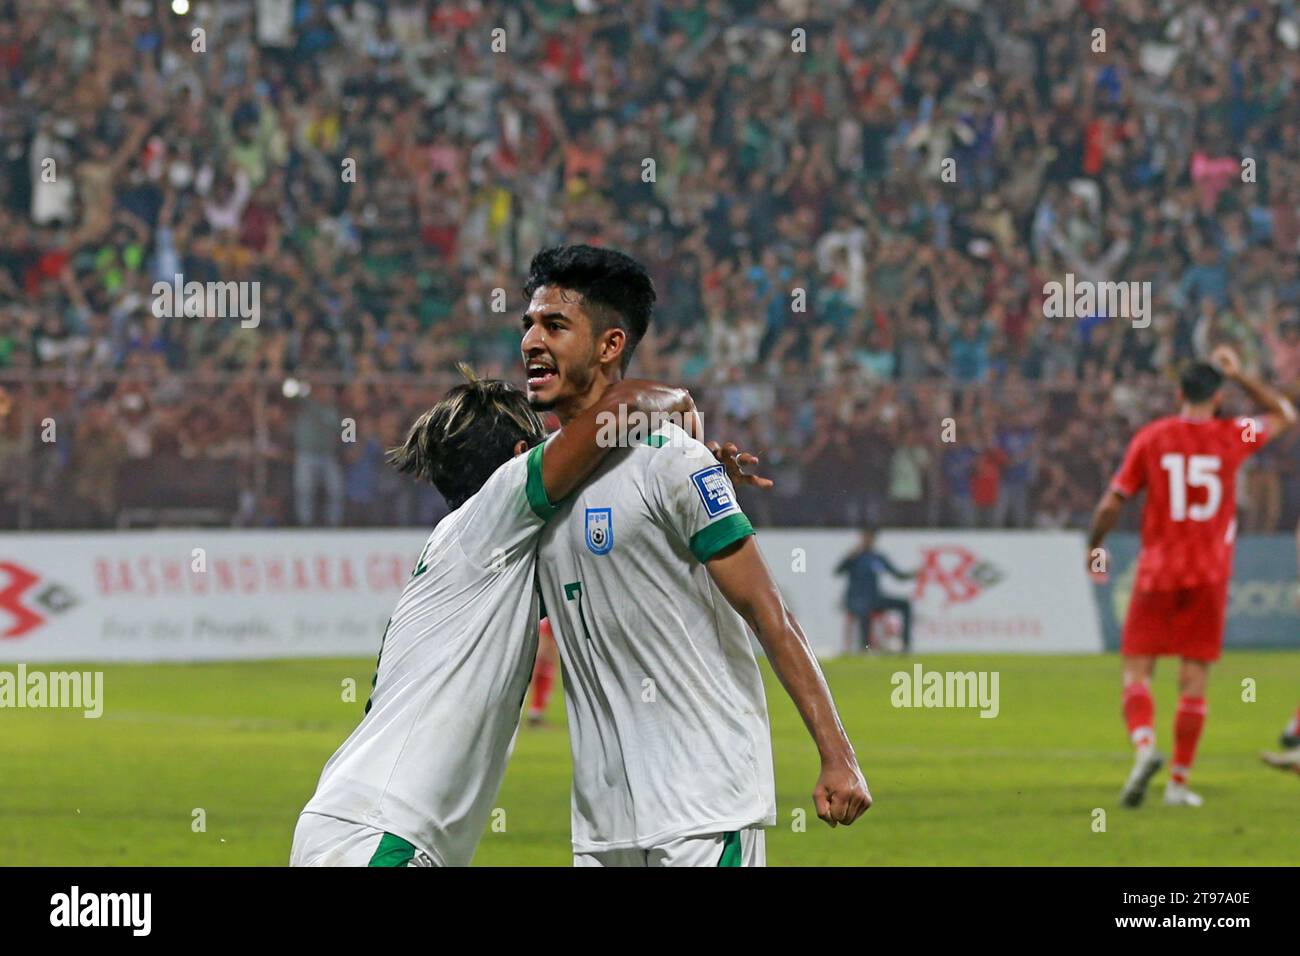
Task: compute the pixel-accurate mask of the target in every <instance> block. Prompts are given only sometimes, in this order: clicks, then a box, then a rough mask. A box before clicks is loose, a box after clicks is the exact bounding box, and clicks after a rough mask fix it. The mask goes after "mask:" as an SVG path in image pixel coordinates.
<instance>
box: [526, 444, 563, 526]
mask: <svg viewBox="0 0 1300 956" xmlns="http://www.w3.org/2000/svg"><path fill="white" fill-rule="evenodd" d="M545 447H546V445H545V443H542V444H540V445H534V446H533V448H532V450H531V451H530V452H529V453H528V482H527V484H526V485H525V486H524V493H525V494H526V495H527V496H528V507H530V508H532V509H533V514H535V515H537V517H539V518H541V519H542V520H543V521H549V520H550V519H551V517H552V516H553V515H554V514H555V512H556V511H557V510H559V509H557V508H556V507H555V505H553V504H551V500H550V499H549V498H547V497H546V485H545V484H543V482H542V449H543V448H545Z"/></svg>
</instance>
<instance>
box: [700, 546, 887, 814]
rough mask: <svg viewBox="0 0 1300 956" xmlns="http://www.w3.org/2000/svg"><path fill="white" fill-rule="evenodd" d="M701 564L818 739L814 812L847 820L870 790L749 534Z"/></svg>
mask: <svg viewBox="0 0 1300 956" xmlns="http://www.w3.org/2000/svg"><path fill="white" fill-rule="evenodd" d="M704 566H705V567H706V568H707V569H708V572H709V576H710V577H712V578H713V582H714V583H715V584H716V585H717V586H718V590H720V591H721V592H722V595H723V597H725V598H726V599H727V601H728V603H730V604H731V606H732V607H733V608H735V609H736V612H737V613H739V614H740V616H741V617H743V618H744V619H745V622H746V623H747V624H748V625H749V626H750V628H752V629H753V631H754V634H755V635H756V636H757V637H758V642H759V643H760V644H761V645H763V650H764V652H765V653H766V654H767V659H768V662H769V663H771V665H772V670H773V671H774V672H775V673H776V676H777V678H778V679H779V680H780V681H781V686H782V687H784V688H785V690H786V693H787V694H789V695H790V699H791V700H793V701H794V705H795V707H797V708H798V710H799V716H800V717H802V718H803V722H804V726H805V727H807V728H808V733H809V734H811V735H812V738H813V741H814V743H816V744H817V752H818V753H819V754H820V755H821V765H822V766H821V775H820V776H819V777H818V779H817V786H816V788H815V789H814V790H813V801H814V803H815V805H816V807H817V816H819V817H821V818H822V819H823V820H824V821H826V823H828V824H830V825H831V826H832V827H833V826H835V825H836V824H839V823H843V824H846V825H847V824H850V823H852V822H853V821H854V820H856V819H857V818H858V817H860V816H861V815H862V814H863V813H864V812H866V810H867V809H869V808H870V807H871V792H870V791H869V790H868V789H867V781H866V780H865V779H863V776H862V771H861V769H859V767H858V759H857V756H856V755H855V754H854V752H853V745H852V744H851V743H849V738H848V735H847V734H846V733H845V732H844V726H843V724H841V723H840V717H839V714H838V713H837V712H836V710H835V701H834V700H832V699H831V691H830V688H829V687H827V686H826V679H825V677H823V676H822V671H821V667H820V666H819V665H818V663H817V658H816V657H815V656H814V655H813V652H812V648H811V647H810V646H809V644H808V639H807V638H806V637H805V636H804V633H803V629H802V628H801V627H800V626H799V622H798V621H796V620H795V618H794V615H793V614H791V613H790V609H789V608H788V607H786V604H785V601H784V600H783V599H782V597H781V592H780V590H779V589H778V588H777V586H776V582H775V581H774V580H773V579H772V574H771V572H770V571H769V570H768V567H767V563H766V562H765V561H764V560H763V555H762V554H761V553H760V552H759V550H758V545H757V544H756V543H755V541H754V538H753V536H752V535H751V536H749V537H746V538H744V539H742V540H741V541H738V542H737V543H736V544H734V545H732V546H731V547H729V548H724V549H723V550H722V551H720V552H719V553H718V554H716V555H714V556H713V557H712V558H710V559H709V560H708V561H706V562H705V565H704Z"/></svg>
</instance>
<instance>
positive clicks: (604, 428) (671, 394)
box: [542, 378, 699, 502]
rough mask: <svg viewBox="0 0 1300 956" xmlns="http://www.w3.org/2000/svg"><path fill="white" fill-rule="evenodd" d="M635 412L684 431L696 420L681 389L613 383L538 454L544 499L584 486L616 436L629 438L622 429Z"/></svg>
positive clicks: (639, 381) (631, 381)
mask: <svg viewBox="0 0 1300 956" xmlns="http://www.w3.org/2000/svg"><path fill="white" fill-rule="evenodd" d="M634 411H636V412H642V413H644V414H645V415H651V416H652V415H674V416H679V417H680V418H681V419H682V420H683V421H686V422H687V423H688V426H690V423H691V421H692V420H694V422H695V423H696V424H698V421H699V419H698V417H697V416H696V413H695V402H694V401H693V400H692V399H691V393H690V392H688V391H687V390H686V389H684V388H673V387H672V386H670V385H662V384H660V383H659V382H650V381H647V380H645V379H635V378H633V379H624V380H623V381H621V382H617V383H616V384H614V385H611V386H610V387H609V388H608V389H606V390H605V394H604V395H602V396H601V398H600V401H598V402H596V404H594V405H592V406H591V407H590V408H588V409H587V410H586V411H584V412H582V413H581V414H580V415H578V416H576V417H575V418H573V419H572V420H571V421H570V422H569V423H568V424H567V425H565V426H564V427H563V428H561V429H560V431H559V432H558V433H557V434H556V436H555V437H554V438H552V439H551V440H550V441H549V442H547V444H546V447H545V449H544V450H543V452H542V484H543V485H544V486H545V488H546V497H547V498H549V499H550V500H551V501H553V502H554V501H559V500H561V499H562V498H564V497H566V496H567V495H569V493H570V492H572V491H573V490H574V489H576V488H577V487H578V486H579V485H580V484H582V482H583V480H584V479H586V477H587V476H588V475H590V474H591V473H592V472H593V471H594V470H595V469H596V466H597V465H599V464H600V462H601V460H602V459H603V458H604V457H605V455H607V454H608V453H609V451H610V449H612V448H615V447H617V445H618V441H617V440H616V436H617V435H621V434H626V433H627V430H626V429H625V428H623V427H622V425H623V423H625V422H626V415H627V413H630V412H634ZM611 425H612V426H613V427H612V428H611ZM690 427H694V426H690Z"/></svg>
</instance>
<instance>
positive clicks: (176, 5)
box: [172, 0, 190, 17]
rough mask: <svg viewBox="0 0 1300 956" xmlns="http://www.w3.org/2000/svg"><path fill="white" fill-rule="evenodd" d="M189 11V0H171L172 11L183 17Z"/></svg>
mask: <svg viewBox="0 0 1300 956" xmlns="http://www.w3.org/2000/svg"><path fill="white" fill-rule="evenodd" d="M189 12H190V0H172V13H174V14H176V15H177V16H178V17H183V16H185V14H187V13H189Z"/></svg>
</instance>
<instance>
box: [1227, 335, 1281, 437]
mask: <svg viewBox="0 0 1300 956" xmlns="http://www.w3.org/2000/svg"><path fill="white" fill-rule="evenodd" d="M1210 360H1211V361H1213V362H1214V364H1215V365H1217V366H1218V367H1219V369H1220V371H1222V372H1223V375H1224V377H1225V378H1226V379H1228V380H1229V381H1232V382H1236V383H1237V385H1238V386H1239V387H1240V388H1241V390H1242V391H1243V392H1245V393H1246V394H1247V395H1249V396H1250V400H1251V401H1252V402H1254V403H1255V404H1256V405H1257V406H1259V407H1260V408H1262V409H1263V410H1264V414H1263V415H1261V416H1259V417H1261V418H1263V419H1264V427H1265V428H1266V429H1267V431H1268V434H1269V436H1277V435H1280V434H1281V433H1282V432H1284V431H1286V430H1287V429H1288V428H1290V427H1291V426H1292V425H1294V424H1295V423H1296V410H1295V406H1294V405H1292V404H1291V401H1290V399H1288V398H1287V397H1286V396H1285V395H1283V394H1282V393H1281V392H1279V391H1278V390H1277V389H1275V388H1273V387H1272V386H1270V385H1266V384H1264V382H1262V381H1260V380H1259V379H1257V378H1255V377H1254V376H1253V375H1247V374H1246V372H1245V371H1243V370H1242V367H1241V360H1240V359H1239V358H1237V353H1236V351H1235V350H1233V349H1232V348H1231V347H1230V346H1227V345H1220V346H1219V347H1217V348H1216V349H1215V350H1214V352H1213V353H1212V354H1211V355H1210Z"/></svg>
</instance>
